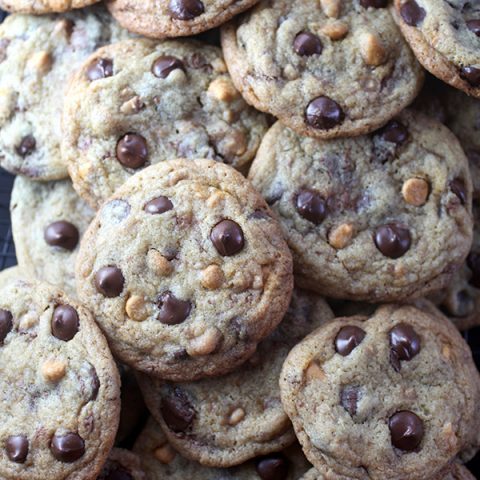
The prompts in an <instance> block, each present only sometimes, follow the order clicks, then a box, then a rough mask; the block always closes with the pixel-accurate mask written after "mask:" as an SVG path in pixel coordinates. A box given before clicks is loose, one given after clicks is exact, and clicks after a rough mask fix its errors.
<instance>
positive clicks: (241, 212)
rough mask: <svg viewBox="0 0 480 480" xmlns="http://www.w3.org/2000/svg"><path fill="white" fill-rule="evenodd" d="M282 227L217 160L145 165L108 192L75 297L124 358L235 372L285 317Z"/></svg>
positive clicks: (287, 285)
mask: <svg viewBox="0 0 480 480" xmlns="http://www.w3.org/2000/svg"><path fill="white" fill-rule="evenodd" d="M292 284H293V276H292V260H291V255H290V252H289V250H288V247H287V245H286V243H285V241H284V239H283V237H282V233H281V229H280V226H279V225H278V223H277V221H276V220H274V219H273V217H272V214H271V211H270V210H269V209H268V206H267V205H266V203H265V202H264V200H263V199H262V198H261V196H260V195H259V194H258V193H257V192H256V191H255V190H254V189H253V187H252V186H251V185H250V182H248V181H247V180H246V179H245V178H244V177H243V176H242V175H241V174H240V173H238V172H237V171H235V170H234V169H233V168H232V167H229V166H227V165H223V164H221V163H218V162H214V161H211V160H184V159H181V160H174V161H169V162H161V163H158V164H156V165H153V166H151V167H148V168H146V169H145V170H143V171H142V172H139V173H137V174H136V175H135V176H133V177H132V178H130V179H129V180H128V181H127V182H126V183H125V184H124V185H123V186H122V187H121V188H119V189H118V190H117V191H116V193H115V195H114V196H113V197H111V198H110V199H109V201H108V202H106V203H105V204H104V205H103V206H102V208H101V209H100V210H99V212H98V213H97V216H96V217H95V219H94V220H93V222H92V224H91V225H90V227H89V229H88V230H87V233H86V234H85V236H84V238H83V241H82V244H81V248H80V253H79V255H78V257H77V290H78V294H79V297H80V298H81V299H82V301H83V302H84V303H85V305H86V306H88V307H89V308H90V309H91V311H92V312H93V313H94V315H95V318H96V320H97V322H98V323H99V325H100V327H101V328H102V329H103V331H104V332H105V334H106V336H107V338H108V340H109V344H110V347H111V348H112V350H113V352H114V354H115V355H116V356H117V357H118V358H119V360H121V361H122V362H124V363H126V364H127V365H130V366H131V367H133V368H134V369H136V370H140V371H143V372H145V373H148V374H150V375H154V376H157V377H159V378H162V379H165V380H173V381H187V380H195V379H198V378H201V377H205V376H217V375H221V374H224V373H227V372H229V371H231V370H233V369H234V368H236V367H237V366H238V365H240V364H241V363H243V362H245V361H246V360H247V359H248V358H249V357H251V356H252V355H253V353H254V352H255V349H256V347H257V344H258V343H259V342H260V341H261V340H263V339H264V338H265V337H266V336H268V335H269V334H270V333H271V332H272V331H273V330H274V329H275V327H276V326H277V325H278V323H279V322H280V321H281V320H282V318H283V315H284V314H285V312H286V310H287V308H288V304H289V301H290V295H291V291H292V287H293V285H292Z"/></svg>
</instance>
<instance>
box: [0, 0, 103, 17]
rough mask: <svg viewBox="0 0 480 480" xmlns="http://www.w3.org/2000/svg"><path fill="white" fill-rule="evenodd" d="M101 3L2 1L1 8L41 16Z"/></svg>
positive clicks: (91, 0) (83, 0) (78, 0)
mask: <svg viewBox="0 0 480 480" xmlns="http://www.w3.org/2000/svg"><path fill="white" fill-rule="evenodd" d="M99 1H100V0H0V7H2V8H4V9H5V10H8V11H9V12H17V13H32V14H34V15H40V14H45V13H54V12H66V11H68V10H72V9H74V8H83V7H88V6H89V5H93V4H94V3H97V2H99Z"/></svg>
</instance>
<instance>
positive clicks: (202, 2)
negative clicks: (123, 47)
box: [107, 0, 258, 38]
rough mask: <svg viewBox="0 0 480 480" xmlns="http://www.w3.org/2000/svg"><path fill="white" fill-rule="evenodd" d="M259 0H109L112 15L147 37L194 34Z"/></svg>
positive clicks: (219, 22)
mask: <svg viewBox="0 0 480 480" xmlns="http://www.w3.org/2000/svg"><path fill="white" fill-rule="evenodd" d="M257 2H258V0H109V1H108V2H107V5H108V8H109V10H110V12H111V13H112V15H113V16H114V17H115V18H116V19H117V20H118V21H119V22H120V24H121V25H123V26H124V27H125V28H128V30H130V31H132V32H136V33H140V34H142V35H145V36H147V37H154V38H168V37H184V36H187V35H195V34H197V33H200V32H204V31H206V30H210V29H211V28H215V27H218V26H219V25H222V24H224V23H225V22H227V21H228V20H230V19H231V18H233V17H234V16H235V15H237V14H239V13H241V12H244V11H245V10H247V9H248V8H250V7H251V6H252V5H255V4H256V3H257Z"/></svg>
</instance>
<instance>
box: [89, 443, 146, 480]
mask: <svg viewBox="0 0 480 480" xmlns="http://www.w3.org/2000/svg"><path fill="white" fill-rule="evenodd" d="M146 478H147V477H146V476H145V473H144V471H143V469H142V467H141V465H140V458H139V457H138V456H137V455H135V454H134V453H133V452H130V451H128V450H124V449H121V448H114V449H113V450H112V451H111V452H110V455H109V456H108V460H107V461H106V463H105V465H104V466H103V468H102V471H101V472H100V475H99V476H98V477H97V480H146Z"/></svg>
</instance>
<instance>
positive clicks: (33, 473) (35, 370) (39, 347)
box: [0, 280, 120, 480]
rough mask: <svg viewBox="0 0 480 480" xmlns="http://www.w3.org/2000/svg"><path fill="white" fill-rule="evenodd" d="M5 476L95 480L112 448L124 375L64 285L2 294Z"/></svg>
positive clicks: (19, 284)
mask: <svg viewBox="0 0 480 480" xmlns="http://www.w3.org/2000/svg"><path fill="white" fill-rule="evenodd" d="M0 392H2V399H3V402H2V408H1V409H0V478H2V479H13V478H14V479H15V480H38V479H42V478H46V477H45V474H46V472H48V479H49V480H63V479H67V478H68V479H70V478H71V479H75V480H83V479H85V480H88V479H91V478H92V476H93V477H95V476H96V475H97V474H98V473H99V471H100V470H101V468H102V465H103V464H104V463H105V460H106V459H107V456H108V453H109V451H110V449H111V447H112V445H113V441H114V438H115V432H116V430H117V425H118V418H119V414H120V384H119V377H118V372H117V369H116V366H115V363H114V361H113V359H112V356H111V354H110V351H109V349H108V345H107V342H106V341H105V339H104V337H103V335H102V334H101V332H100V330H99V329H98V327H97V326H96V324H95V322H94V320H93V318H92V316H91V314H90V313H89V312H88V311H87V310H86V309H85V308H84V307H83V306H80V305H79V304H77V303H75V302H72V301H71V300H69V299H68V298H67V297H66V296H65V295H64V294H63V293H62V292H60V291H59V290H57V289H55V288H53V287H50V286H47V285H45V284H41V283H30V282H27V281H24V280H15V281H12V282H11V283H10V284H9V285H7V286H6V287H4V288H3V289H2V290H1V291H0Z"/></svg>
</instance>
